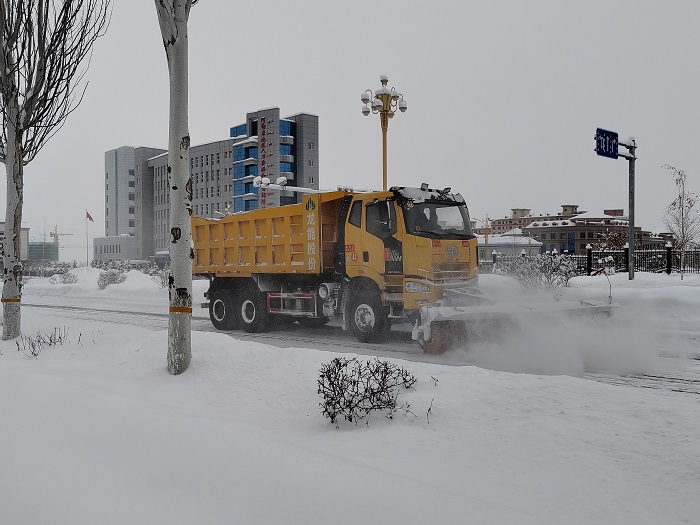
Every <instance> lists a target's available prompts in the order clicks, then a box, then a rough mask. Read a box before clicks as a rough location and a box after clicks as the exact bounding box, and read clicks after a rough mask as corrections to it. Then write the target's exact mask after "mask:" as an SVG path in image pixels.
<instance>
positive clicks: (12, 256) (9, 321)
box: [2, 100, 24, 340]
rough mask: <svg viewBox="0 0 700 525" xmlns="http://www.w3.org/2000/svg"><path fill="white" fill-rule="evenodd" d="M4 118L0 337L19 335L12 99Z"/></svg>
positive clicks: (19, 188)
mask: <svg viewBox="0 0 700 525" xmlns="http://www.w3.org/2000/svg"><path fill="white" fill-rule="evenodd" d="M7 102H8V105H9V108H7V114H8V117H9V119H8V121H7V122H6V129H7V149H6V155H5V172H6V174H7V210H6V211H5V246H4V253H3V265H4V269H3V286H2V320H3V325H2V338H3V339H4V340H7V339H14V338H15V337H18V336H19V335H20V328H21V320H22V318H21V314H20V301H21V299H22V260H21V253H22V252H21V244H22V203H23V201H24V165H23V163H22V158H23V155H22V137H21V136H18V133H17V131H18V130H17V126H16V122H17V118H18V115H19V109H18V104H17V101H16V100H9V101H7Z"/></svg>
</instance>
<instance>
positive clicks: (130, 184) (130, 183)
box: [129, 180, 136, 188]
mask: <svg viewBox="0 0 700 525" xmlns="http://www.w3.org/2000/svg"><path fill="white" fill-rule="evenodd" d="M134 186H136V183H135V182H134V181H133V180H130V181H129V188H133V187H134Z"/></svg>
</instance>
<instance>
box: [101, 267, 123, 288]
mask: <svg viewBox="0 0 700 525" xmlns="http://www.w3.org/2000/svg"><path fill="white" fill-rule="evenodd" d="M124 281H126V274H125V273H123V272H121V271H119V270H107V271H106V272H100V276H99V277H98V278H97V286H99V287H100V290H104V289H105V288H107V287H108V286H109V285H110V284H121V283H123V282H124Z"/></svg>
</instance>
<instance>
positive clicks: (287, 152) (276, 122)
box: [230, 108, 318, 212]
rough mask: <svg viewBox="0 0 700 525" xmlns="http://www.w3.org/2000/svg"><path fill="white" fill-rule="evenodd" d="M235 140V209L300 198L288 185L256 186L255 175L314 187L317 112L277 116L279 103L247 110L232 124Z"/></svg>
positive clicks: (287, 201) (273, 180) (282, 203)
mask: <svg viewBox="0 0 700 525" xmlns="http://www.w3.org/2000/svg"><path fill="white" fill-rule="evenodd" d="M230 136H231V138H232V139H234V144H233V211H234V212H238V211H248V210H254V209H257V208H269V207H274V206H284V205H286V204H295V203H297V202H300V200H299V195H298V194H297V193H294V192H292V191H284V190H283V191H280V190H270V189H267V190H266V189H263V188H254V187H253V179H254V178H255V177H256V176H258V175H259V176H261V177H267V178H268V179H269V180H270V182H271V183H273V184H274V183H276V182H277V181H278V180H279V178H280V177H284V178H285V179H286V180H287V186H299V187H306V188H313V189H318V117H317V116H316V115H311V114H308V113H298V114H296V115H291V116H289V117H284V118H280V110H279V108H269V109H262V110H260V111H255V112H252V113H248V114H247V115H246V122H245V124H240V125H238V126H234V127H232V128H231V130H230Z"/></svg>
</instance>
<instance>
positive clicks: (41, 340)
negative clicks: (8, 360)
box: [15, 327, 68, 359]
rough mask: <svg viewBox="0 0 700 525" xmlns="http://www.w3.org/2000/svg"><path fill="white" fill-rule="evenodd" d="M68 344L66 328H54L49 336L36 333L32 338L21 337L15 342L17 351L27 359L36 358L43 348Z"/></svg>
mask: <svg viewBox="0 0 700 525" xmlns="http://www.w3.org/2000/svg"><path fill="white" fill-rule="evenodd" d="M67 342H68V328H66V327H63V328H62V329H61V328H57V327H54V329H53V332H52V333H50V334H42V333H37V334H36V335H35V336H34V337H32V336H28V335H23V336H20V338H19V339H18V340H17V341H15V343H16V344H17V351H18V352H22V353H23V354H24V355H26V356H27V357H33V358H35V359H36V358H38V357H39V354H40V353H41V351H42V350H43V349H44V347H47V346H57V345H63V343H67Z"/></svg>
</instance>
